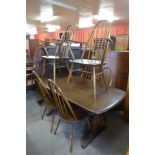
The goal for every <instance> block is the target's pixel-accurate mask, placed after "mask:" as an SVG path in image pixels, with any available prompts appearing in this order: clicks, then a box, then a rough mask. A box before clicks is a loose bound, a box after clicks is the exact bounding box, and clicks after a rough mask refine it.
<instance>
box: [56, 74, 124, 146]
mask: <svg viewBox="0 0 155 155" xmlns="http://www.w3.org/2000/svg"><path fill="white" fill-rule="evenodd" d="M56 84H57V85H58V87H59V88H60V89H61V91H62V92H63V94H64V95H65V96H66V98H67V99H68V100H69V102H71V103H72V104H75V105H77V106H79V107H81V108H82V109H84V110H86V111H87V112H88V113H90V114H91V115H92V116H93V117H92V120H91V121H92V122H91V126H92V130H89V129H86V131H85V134H84V135H83V137H82V138H81V147H82V148H86V147H87V145H88V144H89V143H90V142H91V141H92V140H93V139H94V138H95V137H97V135H99V134H100V133H101V132H102V131H103V130H104V129H105V128H106V127H107V125H106V120H105V115H104V114H105V113H106V112H108V111H109V110H111V109H112V108H113V107H115V106H117V105H118V104H119V103H120V102H121V101H122V100H123V99H124V98H125V95H126V93H125V91H123V90H120V89H117V88H113V87H110V88H109V89H108V91H106V88H105V85H104V84H103V83H97V84H96V100H94V95H93V89H92V85H93V84H92V81H91V80H88V79H84V78H82V77H79V76H75V77H74V78H73V79H72V80H70V82H69V83H68V82H67V77H63V76H61V77H57V81H56Z"/></svg>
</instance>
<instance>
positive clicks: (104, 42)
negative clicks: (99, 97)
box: [67, 21, 112, 99]
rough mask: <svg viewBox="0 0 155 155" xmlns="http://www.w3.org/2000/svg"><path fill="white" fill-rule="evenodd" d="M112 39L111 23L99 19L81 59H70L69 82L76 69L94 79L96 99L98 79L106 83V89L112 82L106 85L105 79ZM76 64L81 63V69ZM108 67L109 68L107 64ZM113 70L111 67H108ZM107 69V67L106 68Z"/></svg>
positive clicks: (85, 76) (82, 75)
mask: <svg viewBox="0 0 155 155" xmlns="http://www.w3.org/2000/svg"><path fill="white" fill-rule="evenodd" d="M111 41H112V40H111V39H110V25H109V23H108V22H107V21H99V22H98V23H97V24H96V25H95V26H94V28H93V29H92V31H91V33H90V35H89V37H88V40H87V42H86V46H85V47H84V49H83V53H82V56H81V59H73V60H69V61H70V62H71V67H70V70H69V76H68V79H67V82H68V83H69V80H70V79H71V78H73V77H72V73H73V72H75V71H80V72H81V77H84V78H87V79H92V80H93V87H94V98H95V99H96V80H98V78H99V79H101V78H102V81H103V82H104V84H105V88H106V90H108V86H109V85H110V84H111V82H110V83H109V84H108V85H106V82H105V79H104V70H105V66H106V62H105V58H106V55H107V51H108V46H109V43H110V42H111ZM74 64H79V65H80V66H81V67H80V68H79V69H74ZM106 68H108V67H107V66H106ZM108 69H109V70H110V72H111V69H110V68H108ZM106 70H107V69H106Z"/></svg>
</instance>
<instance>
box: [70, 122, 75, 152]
mask: <svg viewBox="0 0 155 155" xmlns="http://www.w3.org/2000/svg"><path fill="white" fill-rule="evenodd" d="M74 139H75V124H73V128H72V139H71V147H70V152H71V153H72V150H73V144H74Z"/></svg>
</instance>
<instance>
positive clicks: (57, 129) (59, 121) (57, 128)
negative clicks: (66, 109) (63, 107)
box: [54, 118, 61, 135]
mask: <svg viewBox="0 0 155 155" xmlns="http://www.w3.org/2000/svg"><path fill="white" fill-rule="evenodd" d="M60 122H61V119H60V118H59V121H58V123H57V127H56V129H55V132H54V135H56V132H57V130H58V127H59V124H60Z"/></svg>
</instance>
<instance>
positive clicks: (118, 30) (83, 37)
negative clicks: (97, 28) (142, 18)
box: [35, 23, 129, 42]
mask: <svg viewBox="0 0 155 155" xmlns="http://www.w3.org/2000/svg"><path fill="white" fill-rule="evenodd" d="M111 29H112V30H111V35H114V36H116V35H119V34H129V25H128V23H125V24H124V23H121V24H113V25H112V28H111ZM61 32H63V31H62V30H61V31H57V32H51V33H48V34H37V35H35V39H39V40H44V39H45V38H49V39H50V40H53V39H59V33H61ZM90 32H91V28H83V29H77V31H76V33H75V34H74V38H73V40H76V41H81V42H86V41H87V38H88V35H89V33H90Z"/></svg>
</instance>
